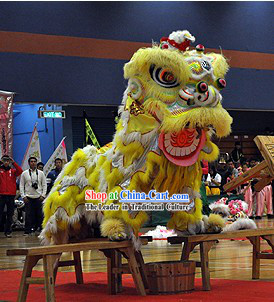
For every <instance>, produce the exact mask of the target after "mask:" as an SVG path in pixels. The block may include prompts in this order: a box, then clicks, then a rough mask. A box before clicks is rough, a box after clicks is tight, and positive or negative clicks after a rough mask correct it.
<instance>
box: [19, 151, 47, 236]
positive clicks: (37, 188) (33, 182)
mask: <svg viewBox="0 0 274 302" xmlns="http://www.w3.org/2000/svg"><path fill="white" fill-rule="evenodd" d="M28 163H29V167H30V168H29V169H28V170H25V171H24V172H23V173H22V176H21V180H20V194H21V197H22V198H23V200H24V203H25V211H26V220H25V233H24V236H27V235H29V234H30V233H31V232H32V231H37V233H39V232H40V231H41V227H42V221H43V212H42V203H43V200H44V199H45V197H46V193H47V182H46V177H45V174H44V173H43V172H42V171H40V170H38V169H37V159H36V158H35V157H30V158H29V159H28Z"/></svg>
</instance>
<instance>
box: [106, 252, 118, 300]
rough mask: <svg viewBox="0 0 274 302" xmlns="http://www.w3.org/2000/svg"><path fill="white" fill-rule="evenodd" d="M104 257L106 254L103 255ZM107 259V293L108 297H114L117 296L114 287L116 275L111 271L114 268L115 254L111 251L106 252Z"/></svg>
mask: <svg viewBox="0 0 274 302" xmlns="http://www.w3.org/2000/svg"><path fill="white" fill-rule="evenodd" d="M105 255H106V254H105ZM108 255H109V256H108V257H107V276H108V293H109V294H110V295H116V294H117V287H116V281H117V280H116V274H115V272H114V271H113V268H114V267H115V253H114V250H113V251H110V250H109V251H108Z"/></svg>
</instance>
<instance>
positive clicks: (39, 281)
mask: <svg viewBox="0 0 274 302" xmlns="http://www.w3.org/2000/svg"><path fill="white" fill-rule="evenodd" d="M44 282H45V278H43V277H36V278H34V277H28V278H26V283H27V284H44Z"/></svg>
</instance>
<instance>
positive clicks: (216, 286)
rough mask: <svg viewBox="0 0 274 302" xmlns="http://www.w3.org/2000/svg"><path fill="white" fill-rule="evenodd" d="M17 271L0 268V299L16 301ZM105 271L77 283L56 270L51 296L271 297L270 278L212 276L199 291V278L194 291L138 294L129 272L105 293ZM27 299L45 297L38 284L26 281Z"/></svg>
mask: <svg viewBox="0 0 274 302" xmlns="http://www.w3.org/2000/svg"><path fill="white" fill-rule="evenodd" d="M21 274H22V272H21V271H18V270H16V271H0V301H16V297H17V290H18V288H19V283H20V278H21ZM42 274H43V273H42V272H38V271H34V273H33V276H36V277H39V276H42ZM106 280H107V276H106V273H85V274H84V282H85V283H86V284H83V285H77V284H75V283H73V282H75V277H74V273H60V272H59V273H58V275H57V284H56V287H55V296H56V300H57V302H63V301H66V302H71V301H77V302H78V301H80V302H86V301H91V302H92V301H96V302H97V301H98V302H105V301H119V302H126V301H150V302H156V301H157V302H162V301H168V302H175V301H176V302H183V301H208V302H220V301H221V302H231V301H233V302H239V301H241V302H250V301H252V302H254V301H260V302H268V301H269V302H270V301H273V293H274V282H265V281H237V280H224V279H212V280H211V285H212V290H211V291H209V292H205V291H202V288H201V279H196V280H195V291H192V292H191V293H187V294H176V295H168V296H152V295H149V296H146V297H141V296H138V295H137V293H136V290H135V287H134V284H133V281H132V278H131V276H130V275H124V276H123V285H124V290H123V292H122V293H120V294H118V295H116V296H110V295H108V294H107V286H106ZM27 301H28V302H37V301H38V302H39V301H45V295H44V290H43V286H42V285H40V284H39V285H30V287H29V293H28V299H27Z"/></svg>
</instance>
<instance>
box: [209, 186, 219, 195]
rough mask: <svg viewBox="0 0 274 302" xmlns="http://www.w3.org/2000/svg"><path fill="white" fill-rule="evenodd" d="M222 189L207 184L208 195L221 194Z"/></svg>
mask: <svg viewBox="0 0 274 302" xmlns="http://www.w3.org/2000/svg"><path fill="white" fill-rule="evenodd" d="M220 194H221V191H220V189H219V188H211V189H210V188H209V187H208V186H206V195H220Z"/></svg>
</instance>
